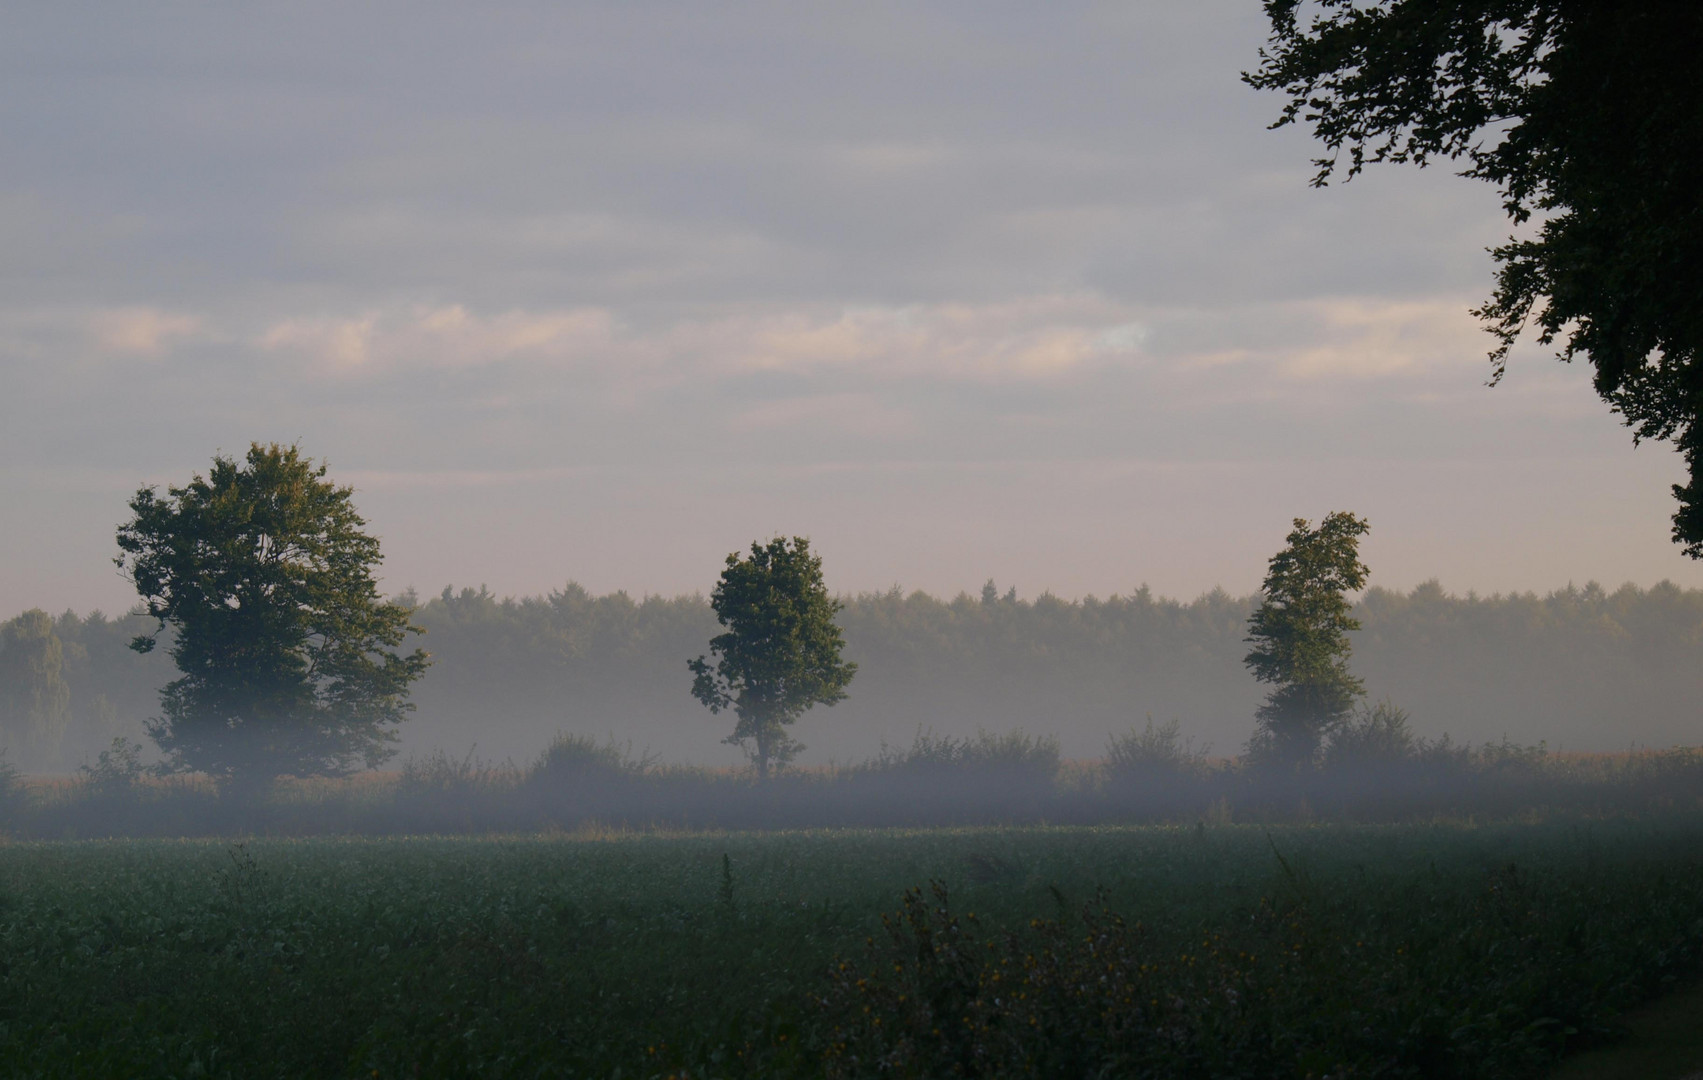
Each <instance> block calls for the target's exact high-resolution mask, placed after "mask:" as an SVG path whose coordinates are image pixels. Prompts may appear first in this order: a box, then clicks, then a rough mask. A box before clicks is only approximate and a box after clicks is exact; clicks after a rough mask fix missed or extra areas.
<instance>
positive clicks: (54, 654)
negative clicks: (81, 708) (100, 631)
mask: <svg viewBox="0 0 1703 1080" xmlns="http://www.w3.org/2000/svg"><path fill="white" fill-rule="evenodd" d="M64 672H65V648H64V645H63V643H61V642H60V640H59V636H58V635H57V634H55V633H54V632H53V618H52V616H50V615H48V613H47V612H45V611H42V610H41V609H40V608H34V609H32V610H30V611H26V612H24V613H23V614H22V615H19V616H18V617H17V618H15V619H12V620H11V621H9V622H7V623H5V624H4V625H0V732H3V733H4V737H5V739H6V748H7V749H10V750H11V751H12V752H13V754H14V755H15V756H16V757H17V758H18V759H19V760H20V761H22V762H23V763H24V765H25V767H26V768H31V767H33V768H40V767H42V766H44V765H50V764H54V763H55V762H56V759H57V757H58V753H59V747H60V741H61V740H62V739H63V737H64V735H65V728H66V725H67V724H68V723H69V722H70V720H71V688H70V687H69V686H68V685H67V684H66V682H65V674H64Z"/></svg>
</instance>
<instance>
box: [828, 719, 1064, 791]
mask: <svg viewBox="0 0 1703 1080" xmlns="http://www.w3.org/2000/svg"><path fill="white" fill-rule="evenodd" d="M1058 768H1059V745H1058V739H1056V738H1054V737H1053V736H1051V735H1030V734H1028V733H1027V732H1025V731H1021V730H1018V731H1010V732H1007V733H1005V734H1003V735H994V734H991V733H989V732H986V731H978V732H977V733H976V734H975V735H974V736H973V737H972V738H967V739H955V738H953V737H952V736H950V735H936V734H934V733H933V732H931V731H926V730H923V729H918V731H917V734H916V738H915V739H914V740H912V742H911V746H910V749H909V750H896V749H894V748H893V747H890V746H887V745H886V744H885V743H883V744H882V746H881V752H880V754H878V755H877V756H876V757H875V759H874V760H873V761H870V762H869V763H868V764H867V765H864V766H863V767H862V769H861V770H859V771H870V772H941V773H943V772H952V773H976V772H993V773H1001V774H1005V775H1022V776H1025V777H1028V778H1031V779H1046V780H1051V779H1052V778H1053V777H1054V776H1056V775H1057V774H1058Z"/></svg>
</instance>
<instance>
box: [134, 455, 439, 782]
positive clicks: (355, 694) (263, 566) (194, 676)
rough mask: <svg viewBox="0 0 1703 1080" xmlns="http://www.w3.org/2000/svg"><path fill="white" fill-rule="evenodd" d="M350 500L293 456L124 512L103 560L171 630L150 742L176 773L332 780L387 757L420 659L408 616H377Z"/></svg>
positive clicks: (148, 498) (250, 459) (391, 612)
mask: <svg viewBox="0 0 1703 1080" xmlns="http://www.w3.org/2000/svg"><path fill="white" fill-rule="evenodd" d="M352 495H353V491H352V490H351V489H349V488H347V487H339V486H337V485H336V484H334V483H332V482H331V481H329V480H327V479H326V466H325V465H323V464H317V465H316V464H315V462H314V461H313V460H312V459H310V458H306V457H303V456H302V454H301V453H300V451H299V450H298V448H297V447H295V446H289V447H283V446H279V445H277V444H273V445H269V446H261V445H260V444H258V443H256V444H254V445H253V446H251V447H250V448H249V451H248V455H247V458H246V460H244V461H241V462H239V461H236V460H233V459H231V458H227V457H222V456H221V457H215V458H214V459H213V468H212V469H211V471H210V472H209V473H208V474H207V476H205V477H202V476H200V475H197V476H195V477H194V478H193V479H191V480H190V482H189V483H188V484H185V485H184V486H183V487H170V488H167V491H166V495H165V496H164V497H161V496H160V495H159V494H158V492H157V491H156V490H155V489H154V488H151V487H145V488H142V489H141V490H140V491H138V492H137V493H136V496H135V498H133V499H131V500H130V510H131V512H132V514H133V517H132V518H131V520H130V521H128V522H126V523H125V524H124V525H123V526H121V527H120V528H119V530H118V547H119V551H120V552H121V554H120V555H119V557H118V558H117V559H116V560H115V561H116V562H117V564H118V566H119V567H120V568H121V569H122V570H123V571H124V573H125V575H126V576H128V577H129V578H130V580H131V581H132V582H134V583H135V585H136V591H137V592H138V593H140V594H141V597H142V599H143V601H144V602H145V603H146V605H147V610H148V614H149V615H151V616H153V618H154V619H156V620H157V622H158V625H157V628H156V630H155V633H154V635H148V636H142V637H138V638H137V639H136V640H135V641H134V642H133V643H132V646H131V647H132V648H134V649H136V650H137V651H138V652H148V651H150V650H151V649H152V648H153V647H154V643H155V637H156V636H157V635H158V633H159V631H160V630H163V629H165V628H166V627H168V626H169V627H170V628H171V630H172V635H171V657H172V660H173V661H174V662H175V663H176V664H177V668H178V670H179V671H180V672H181V673H182V675H181V677H180V678H178V679H176V680H174V681H173V682H171V683H169V684H168V685H167V686H166V687H165V688H164V690H162V691H161V695H160V703H161V710H162V715H161V716H160V717H159V718H157V719H156V720H155V721H153V722H152V724H151V725H150V728H149V734H150V735H151V736H152V737H153V739H154V740H155V742H157V743H158V744H159V746H160V749H161V750H163V751H164V752H165V754H166V755H167V759H168V760H169V761H170V762H171V763H172V764H173V765H175V766H176V767H178V768H181V769H187V770H196V771H201V772H206V773H208V774H210V775H212V776H213V777H215V778H216V779H217V780H219V781H220V783H221V784H222V785H226V786H229V785H233V784H234V785H238V786H248V785H251V784H254V783H259V782H264V781H266V780H268V779H270V778H272V777H275V776H280V775H296V776H312V775H338V774H342V773H345V772H348V771H349V770H351V769H352V768H354V767H355V766H356V765H357V763H358V764H360V765H363V766H366V767H368V768H371V767H374V766H376V765H378V764H379V763H381V762H383V761H384V760H385V759H386V758H387V757H389V756H390V755H391V754H392V753H393V752H394V751H393V750H391V748H390V744H391V743H392V742H394V741H395V738H396V736H395V732H394V727H395V725H396V724H397V723H398V722H400V721H401V720H402V719H403V718H404V717H405V716H406V714H407V713H408V711H409V710H410V709H412V706H411V705H410V704H408V701H407V696H408V687H409V684H410V683H412V682H413V681H414V680H415V679H417V678H419V677H420V675H421V674H423V673H424V671H425V669H426V665H427V663H428V659H427V656H426V654H425V652H424V651H422V650H420V649H415V650H413V651H412V652H406V653H405V652H400V651H398V647H399V646H401V645H402V643H403V641H404V638H405V637H406V635H407V634H408V633H410V632H418V631H417V629H416V628H415V627H412V626H410V625H409V614H410V610H409V609H408V608H407V607H405V606H402V605H400V604H395V603H389V602H386V601H385V600H383V599H382V598H381V597H380V595H379V592H378V585H377V582H376V581H375V580H374V577H373V570H374V568H375V567H376V566H377V564H378V563H379V561H380V558H381V556H380V554H379V543H378V540H377V539H376V538H375V537H372V536H369V535H368V534H367V533H366V532H365V531H363V530H364V526H365V524H366V523H365V522H364V521H363V520H362V519H361V517H360V515H358V514H357V513H356V512H355V508H354V506H353V504H352V503H351V501H350V500H351V496H352Z"/></svg>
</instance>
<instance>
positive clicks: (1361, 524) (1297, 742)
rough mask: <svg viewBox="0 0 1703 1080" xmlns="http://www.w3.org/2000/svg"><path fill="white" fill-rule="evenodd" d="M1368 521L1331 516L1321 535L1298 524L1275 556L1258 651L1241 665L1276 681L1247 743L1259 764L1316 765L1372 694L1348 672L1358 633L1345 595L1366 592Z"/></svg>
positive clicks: (1258, 620)
mask: <svg viewBox="0 0 1703 1080" xmlns="http://www.w3.org/2000/svg"><path fill="white" fill-rule="evenodd" d="M1367 528H1368V526H1367V524H1366V522H1365V520H1364V519H1361V518H1357V517H1355V516H1354V515H1353V514H1347V513H1335V514H1329V515H1326V517H1325V519H1324V520H1323V521H1321V522H1319V527H1318V528H1317V529H1314V528H1312V527H1311V526H1310V525H1309V524H1308V523H1307V521H1306V520H1305V519H1303V518H1296V519H1295V527H1294V528H1293V529H1292V530H1291V531H1290V533H1289V536H1288V537H1287V538H1286V541H1287V542H1286V545H1285V547H1284V548H1283V550H1282V551H1279V552H1278V553H1277V554H1276V555H1273V556H1272V557H1271V563H1270V566H1269V569H1268V570H1267V572H1266V575H1265V584H1264V585H1263V586H1261V589H1262V592H1263V600H1262V602H1261V603H1260V606H1259V607H1258V608H1256V609H1255V610H1254V613H1253V615H1252V616H1251V617H1250V618H1249V619H1248V637H1247V640H1248V642H1249V643H1251V644H1252V645H1253V649H1252V650H1251V651H1250V652H1249V653H1248V655H1247V657H1246V659H1245V660H1244V661H1243V662H1244V663H1245V664H1246V665H1247V666H1248V668H1249V670H1251V671H1252V672H1253V675H1254V678H1256V679H1258V680H1259V681H1260V682H1263V683H1271V684H1273V685H1274V687H1275V689H1273V690H1272V691H1271V693H1270V694H1269V695H1267V697H1266V699H1265V702H1264V704H1262V705H1261V706H1260V707H1259V709H1258V711H1257V712H1256V713H1255V716H1256V718H1257V720H1258V726H1257V728H1256V729H1255V733H1254V738H1253V740H1252V741H1251V742H1250V743H1249V744H1248V749H1249V753H1250V754H1251V755H1252V756H1253V757H1255V758H1261V759H1271V760H1277V761H1281V762H1285V763H1289V764H1302V763H1308V762H1311V761H1312V760H1313V759H1314V758H1315V757H1316V756H1317V755H1318V752H1319V747H1320V744H1321V742H1322V741H1323V739H1324V738H1325V736H1327V735H1329V734H1331V733H1332V732H1333V731H1335V730H1336V729H1337V728H1338V727H1340V726H1341V725H1342V723H1343V721H1345V720H1346V719H1347V718H1348V716H1349V714H1350V713H1351V712H1352V711H1353V709H1354V705H1355V703H1356V702H1357V701H1358V700H1359V699H1360V697H1361V696H1362V695H1363V694H1364V693H1365V692H1366V690H1365V686H1364V685H1363V684H1362V683H1361V681H1360V680H1359V679H1357V678H1355V677H1354V676H1353V675H1352V674H1351V673H1350V672H1349V670H1348V655H1349V651H1350V650H1349V644H1348V632H1349V631H1351V630H1358V629H1360V623H1359V622H1358V621H1357V620H1356V619H1354V618H1353V616H1352V615H1351V614H1350V612H1351V611H1352V610H1353V605H1352V603H1351V601H1350V600H1349V599H1348V597H1347V596H1345V595H1344V594H1345V593H1347V592H1350V591H1354V590H1358V589H1361V588H1364V587H1365V585H1366V574H1367V569H1366V566H1365V564H1364V563H1362V562H1361V561H1360V537H1362V536H1364V535H1365V534H1366V531H1367Z"/></svg>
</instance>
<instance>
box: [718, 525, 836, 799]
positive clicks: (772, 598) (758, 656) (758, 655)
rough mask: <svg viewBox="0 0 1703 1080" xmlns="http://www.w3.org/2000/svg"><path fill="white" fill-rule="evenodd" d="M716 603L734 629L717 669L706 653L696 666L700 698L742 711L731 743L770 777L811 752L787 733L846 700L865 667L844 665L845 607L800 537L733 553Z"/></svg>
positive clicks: (721, 640) (721, 639)
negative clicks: (841, 619)
mask: <svg viewBox="0 0 1703 1080" xmlns="http://www.w3.org/2000/svg"><path fill="white" fill-rule="evenodd" d="M710 606H711V607H712V608H714V609H715V613H716V619H717V620H718V621H719V622H720V623H721V625H722V626H724V627H726V628H727V632H726V633H724V634H718V635H717V636H716V637H714V638H712V639H711V640H710V651H711V652H712V653H714V654H715V655H716V656H717V657H718V659H717V661H716V663H715V664H714V666H713V667H712V666H711V665H710V664H709V663H708V662H707V661H706V660H705V658H704V657H702V656H700V657H698V658H697V659H696V660H692V661H689V662H688V664H687V666H688V667H689V668H690V669H691V671H692V673H693V675H694V676H695V678H694V679H693V680H692V696H693V697H695V698H697V699H698V700H699V701H701V702H703V703H704V704H705V705H707V706H708V707H709V710H710V712H711V713H719V712H721V711H722V710H723V709H731V710H733V712H734V715H736V716H737V717H738V718H739V720H738V723H736V724H735V725H734V728H733V734H732V735H730V736H728V738H727V740H726V741H727V742H728V743H730V744H732V745H734V746H741V747H745V748H746V751H747V753H749V754H750V755H751V758H752V760H753V761H754V762H756V765H757V776H758V778H759V779H767V778H768V776H769V767H770V765H771V764H785V763H786V762H787V761H790V760H791V759H792V758H793V757H794V756H795V755H796V754H797V753H798V752H799V751H800V750H802V749H804V747H803V746H802V745H800V744H799V743H798V742H797V741H796V740H794V739H793V738H792V736H791V735H789V734H788V733H787V730H786V729H787V727H788V726H789V725H790V724H792V723H793V722H794V721H795V720H797V719H798V718H799V717H800V716H802V715H803V714H804V712H805V710H807V709H809V708H810V707H811V706H812V705H830V706H831V705H833V704H834V703H835V702H838V701H844V700H845V697H846V684H847V683H849V682H851V678H852V675H853V674H855V673H856V671H857V665H856V664H850V663H846V662H844V661H843V660H841V659H840V651H841V649H843V648H844V646H845V641H844V639H843V638H842V637H841V634H840V628H839V626H837V625H836V624H835V622H834V616H835V615H836V614H838V613H839V610H840V607H841V605H840V602H839V601H838V600H835V599H834V598H833V597H832V596H829V595H828V587H827V585H825V584H824V583H823V581H822V559H821V558H820V557H819V556H816V555H812V554H811V553H810V541H809V540H807V539H805V538H804V537H801V536H795V537H793V538H792V540H791V541H790V542H789V541H788V540H786V538H784V537H776V538H775V539H773V540H771V541H769V542H768V543H767V544H760V543H753V544H752V545H751V554H750V556H749V557H747V558H740V557H739V553H738V552H737V551H736V552H733V553H732V554H730V555H729V556H728V557H727V566H726V569H724V570H723V571H722V572H721V580H720V581H719V582H718V583H717V584H716V587H715V591H714V592H712V593H711V594H710Z"/></svg>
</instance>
